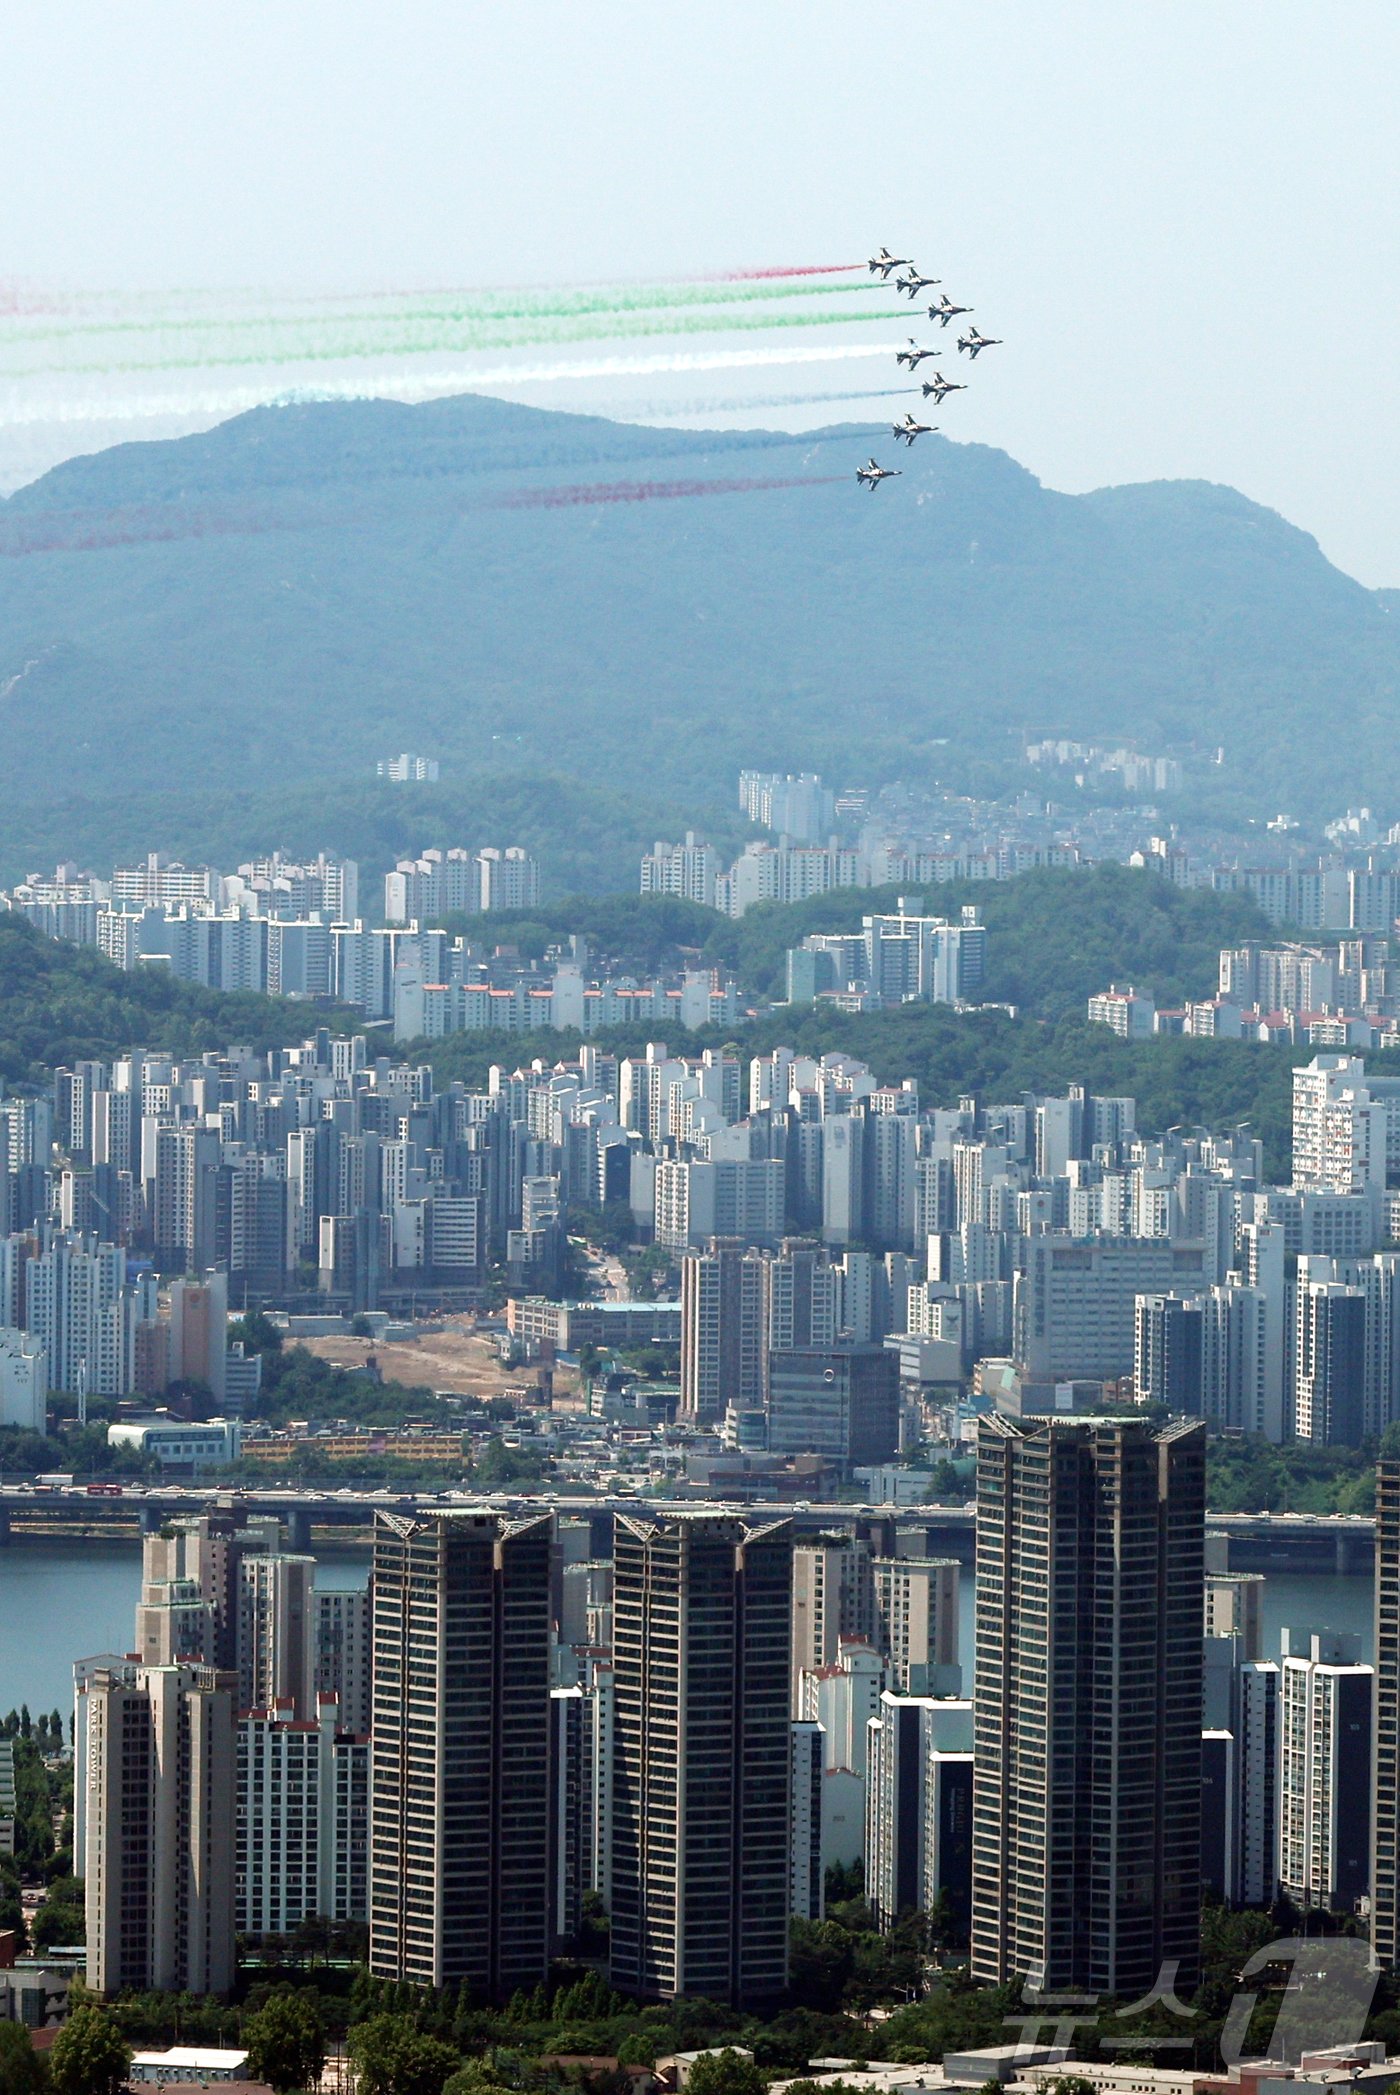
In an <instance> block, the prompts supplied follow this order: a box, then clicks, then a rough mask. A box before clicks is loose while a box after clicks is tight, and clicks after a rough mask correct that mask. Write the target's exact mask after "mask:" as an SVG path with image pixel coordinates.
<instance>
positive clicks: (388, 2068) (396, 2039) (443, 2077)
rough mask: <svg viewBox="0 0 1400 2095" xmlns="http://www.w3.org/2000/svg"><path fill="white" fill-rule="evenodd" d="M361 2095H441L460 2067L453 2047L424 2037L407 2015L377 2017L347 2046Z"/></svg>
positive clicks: (356, 2031)
mask: <svg viewBox="0 0 1400 2095" xmlns="http://www.w3.org/2000/svg"><path fill="white" fill-rule="evenodd" d="M346 2048H347V2050H348V2051H349V2053H350V2058H351V2061H352V2062H353V2064H354V2068H355V2077H356V2081H357V2083H358V2086H359V2095H442V2090H443V2088H444V2086H445V2085H446V2083H447V2081H448V2079H449V2078H450V2076H451V2075H452V2074H454V2073H455V2072H456V2070H457V2068H458V2067H459V2066H460V2065H461V2058H460V2056H459V2055H458V2053H457V2052H455V2051H454V2050H453V2049H452V2047H451V2045H450V2044H442V2043H439V2041H438V2039H437V2038H436V2037H425V2036H423V2035H422V2033H421V2032H420V2031H418V2030H416V2029H415V2028H414V2026H413V2023H412V2022H411V2020H410V2019H409V2017H408V2016H407V2015H374V2016H371V2018H370V2020H369V2021H368V2022H360V2023H357V2024H356V2026H355V2028H354V2029H353V2030H352V2031H351V2032H350V2037H349V2040H348V2043H347V2047H346Z"/></svg>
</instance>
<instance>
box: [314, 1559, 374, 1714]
mask: <svg viewBox="0 0 1400 2095" xmlns="http://www.w3.org/2000/svg"><path fill="white" fill-rule="evenodd" d="M312 1601H313V1605H314V1610H315V1667H316V1693H317V1696H318V1697H322V1696H326V1695H334V1696H335V1698H336V1704H337V1707H338V1708H339V1711H340V1722H341V1725H342V1727H343V1728H344V1729H345V1730H346V1731H350V1732H368V1730H369V1727H370V1718H371V1707H372V1704H371V1686H370V1609H371V1596H370V1594H369V1592H368V1591H367V1590H365V1589H363V1588H362V1589H359V1590H357V1591H350V1592H340V1591H337V1590H335V1589H332V1590H330V1591H321V1590H319V1589H318V1590H317V1591H316V1592H315V1593H313V1595H312Z"/></svg>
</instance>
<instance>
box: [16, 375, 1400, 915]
mask: <svg viewBox="0 0 1400 2095" xmlns="http://www.w3.org/2000/svg"><path fill="white" fill-rule="evenodd" d="M880 427H882V428H886V429H887V425H880ZM872 442H873V443H874V445H875V449H876V452H877V455H883V454H882V453H881V452H880V448H879V442H878V439H877V437H876V436H875V434H874V433H873V432H872V427H871V425H869V424H842V425H836V426H833V427H832V428H830V429H825V430H820V431H816V432H811V433H805V434H802V435H797V436H794V435H790V434H787V433H784V432H776V431H759V432H751V431H727V432H721V433H715V432H709V431H693V430H674V429H671V430H653V429H648V428H645V427H642V426H640V425H634V424H624V423H614V422H610V421H608V420H607V419H606V418H603V417H598V416H578V415H560V414H557V413H555V412H553V411H551V410H548V409H537V408H525V407H520V406H517V405H515V404H514V403H506V402H501V401H496V400H490V399H485V398H483V397H481V396H475V395H465V396H463V395H459V396H455V397H453V398H451V399H447V400H439V401H432V402H428V403H424V404H422V405H418V406H403V405H401V404H399V403H394V402H384V401H354V402H331V403H300V404H293V405H288V406H283V407H277V408H258V409H253V410H250V411H249V412H248V413H247V414H245V415H241V416H238V417H236V418H234V419H233V420H232V421H229V422H226V423H223V424H220V425H219V426H218V427H217V428H216V429H213V430H210V431H207V432H203V433H202V434H199V435H196V436H191V437H183V438H178V439H174V440H170V441H167V442H163V443H143V444H132V445H121V446H117V447H115V448H113V449H111V450H108V451H104V452H97V453H92V454H88V455H87V456H85V457H83V458H75V459H71V460H68V461H66V462H65V463H64V464H62V465H60V466H57V467H55V468H53V469H52V470H51V471H50V472H48V473H46V474H44V475H43V476H41V478H40V479H39V480H37V481H35V482H33V483H31V484H30V485H29V486H28V487H27V488H24V489H20V490H17V491H16V492H15V493H14V494H13V495H11V496H10V497H9V498H8V499H6V500H5V501H2V502H0V692H6V691H7V692H8V695H7V696H4V697H0V724H3V725H4V726H5V728H6V729H7V740H8V742H9V744H10V757H11V761H10V763H9V765H8V767H7V776H6V777H5V778H3V779H0V814H3V815H4V816H5V817H6V822H7V826H8V830H9V837H8V840H7V841H4V842H0V867H3V868H4V869H5V870H8V871H9V872H10V873H13V872H15V871H16V870H17V862H16V854H17V853H21V852H22V853H23V854H24V860H23V863H24V865H26V866H27V865H28V864H30V863H39V862H41V861H40V860H39V859H36V858H35V857H34V854H35V853H36V852H47V851H49V850H52V851H54V852H56V851H58V850H60V849H61V850H63V851H64V852H65V853H66V854H69V853H77V854H78V855H83V854H85V853H88V852H95V851H96V850H97V849H98V847H99V844H101V846H102V847H103V848H105V847H106V844H107V840H108V839H109V838H111V839H112V840H113V848H117V846H118V844H119V843H120V841H121V840H122V839H124V838H127V837H128V836H129V838H130V841H129V843H126V844H123V845H122V848H129V849H138V848H142V845H143V842H144V843H145V844H146V847H147V848H149V847H150V846H154V845H160V846H161V847H162V848H174V847H175V845H176V842H177V838H176V835H175V833H174V832H175V831H176V830H178V831H179V832H180V836H179V844H180V847H181V848H196V849H197V848H200V847H199V846H198V843H197V842H195V843H194V844H192V845H191V844H189V843H188V842H187V841H186V840H187V839H188V838H190V837H197V835H198V834H199V833H200V828H201V824H202V825H203V829H204V831H208V830H209V829H210V828H211V827H214V828H217V826H218V824H219V822H220V820H221V819H222V809H223V806H224V804H225V803H227V802H229V801H230V800H231V799H233V798H235V797H238V798H239V802H240V806H241V807H242V808H243V810H244V812H243V815H242V819H243V820H244V821H245V822H246V823H247V826H248V828H249V830H250V831H251V832H252V833H250V834H248V835H247V836H246V840H245V844H246V848H247V849H250V850H251V849H255V848H265V847H267V846H269V845H271V844H273V843H278V842H281V843H288V844H291V845H293V846H294V847H296V848H310V847H311V846H312V844H313V843H315V842H318V841H324V842H328V843H331V844H335V843H336V842H337V841H342V840H338V839H337V838H336V837H326V836H325V835H324V831H323V829H321V828H320V827H318V822H319V821H323V820H326V819H330V818H332V817H333V816H334V814H335V810H336V808H337V807H341V808H342V810H343V811H345V814H344V819H345V821H346V823H347V824H348V826H349V828H350V829H351V830H352V831H353V830H354V828H355V826H356V824H357V823H358V824H359V825H360V826H361V827H363V825H364V821H365V818H366V816H367V815H368V814H372V813H373V810H372V808H371V807H370V804H369V798H368V797H367V796H369V795H371V794H372V792H373V787H372V783H371V784H366V781H372V773H373V760H374V758H376V757H378V756H380V755H384V754H388V753H390V752H391V751H392V750H395V749H400V748H404V747H412V748H420V749H423V750H424V751H425V752H426V753H428V754H432V755H436V756H438V757H439V759H440V760H441V762H442V764H443V770H444V780H443V786H442V789H440V790H439V791H438V792H437V793H436V794H435V795H433V796H427V797H425V798H424V799H423V800H422V801H421V802H417V803H414V805H415V808H416V809H421V810H422V813H421V815H420V819H423V820H428V821H431V822H435V823H436V824H437V825H438V826H437V828H436V829H435V831H434V833H431V834H420V835H418V836H417V837H416V838H415V839H414V842H413V846H412V848H422V847H423V846H425V845H427V844H429V843H445V842H457V841H461V840H463V839H462V824H463V822H464V821H466V820H468V819H469V818H470V819H471V820H472V823H473V826H472V829H471V835H472V836H474V837H481V836H482V835H483V828H482V823H483V821H484V822H485V824H486V828H487V829H489V830H491V832H492V833H494V825H492V824H491V822H490V818H489V814H484V813H483V805H484V804H486V805H489V804H490V803H493V802H500V803H501V805H502V806H503V808H505V809H510V808H511V807H512V796H514V799H515V801H516V802H522V801H523V799H524V798H528V796H524V795H523V792H522V788H523V785H524V783H525V781H526V780H527V779H529V780H530V781H532V782H533V783H535V784H538V782H539V781H540V780H541V779H546V780H547V779H550V778H553V779H557V780H559V781H560V787H559V793H560V798H561V803H562V804H563V805H565V806H566V808H567V809H568V813H567V814H566V816H565V818H564V819H563V820H562V821H561V822H559V823H553V822H552V821H551V819H550V817H549V815H548V813H547V812H541V810H540V808H539V807H538V806H537V807H536V808H535V812H534V814H533V816H532V817H530V819H532V820H533V821H534V823H535V828H534V831H533V833H530V834H524V835H522V836H521V838H520V840H521V841H524V842H527V843H534V844H537V845H538V846H539V847H540V848H541V849H543V850H544V852H545V855H546V858H547V859H548V858H549V857H550V856H551V852H553V853H555V854H559V855H560V874H559V878H558V886H557V887H556V891H558V887H563V886H566V885H570V884H576V883H577V882H579V881H580V880H583V881H585V882H586V883H587V884H590V885H598V884H602V885H613V886H620V885H626V884H630V881H631V879H632V878H633V877H634V869H633V867H631V866H630V865H628V864H627V863H626V861H627V859H628V858H629V857H630V856H631V855H633V854H634V852H635V848H636V845H637V843H638V842H639V840H640V841H642V842H645V841H646V840H648V839H649V838H650V837H653V836H655V835H657V834H660V833H661V831H662V829H663V828H664V827H665V826H666V825H667V824H670V825H672V826H675V825H676V824H679V823H682V822H683V823H684V824H685V825H686V826H704V825H705V824H707V823H717V822H721V821H722V819H723V818H724V817H725V816H727V815H729V811H730V810H731V809H732V796H733V774H734V772H735V771H736V770H737V769H738V768H740V766H741V765H744V764H757V765H762V766H768V765H771V766H775V767H778V768H783V769H803V768H817V769H822V770H823V771H825V772H826V773H827V774H829V775H831V776H833V777H835V778H836V779H837V781H838V783H842V784H845V783H861V784H878V783H880V782H882V781H883V780H886V779H889V778H893V777H909V778H911V779H914V780H925V779H931V778H933V777H935V776H937V777H938V778H940V779H941V780H942V781H943V782H945V783H947V784H950V785H953V786H955V787H957V788H958V789H960V790H972V791H980V790H994V791H1006V790H1014V789H1015V787H1016V786H1017V785H1023V786H1024V785H1029V784H1031V783H1032V782H1033V780H1032V775H1031V774H1029V773H1027V771H1026V770H1025V768H1024V766H1023V765H1022V763H1021V761H1020V741H1021V738H1022V736H1023V735H1024V734H1025V733H1026V732H1027V731H1028V730H1035V729H1038V728H1043V727H1044V726H1045V725H1046V723H1053V724H1054V727H1055V729H1056V730H1057V731H1059V732H1063V733H1067V734H1071V735H1076V736H1079V737H1081V738H1083V739H1094V738H1096V737H1097V738H1102V737H1105V736H1112V737H1113V738H1114V739H1115V740H1129V741H1134V742H1136V743H1137V744H1138V745H1139V746H1141V747H1143V748H1144V749H1148V750H1151V751H1154V752H1164V751H1171V752H1173V753H1183V754H1185V755H1186V756H1187V758H1188V764H1193V763H1195V762H1196V761H1197V759H1195V758H1193V757H1192V754H1191V753H1192V752H1193V751H1195V752H1198V753H1200V754H1199V768H1198V769H1197V770H1195V771H1193V772H1191V774H1190V776H1191V783H1192V790H1193V791H1194V792H1196V793H1198V794H1199V795H1203V796H1206V798H1207V799H1208V800H1209V802H1210V804H1211V805H1212V806H1216V805H1227V806H1229V807H1231V808H1233V809H1234V810H1235V811H1236V812H1243V811H1245V810H1246V809H1247V810H1248V811H1249V812H1252V813H1255V814H1262V813H1264V812H1266V811H1268V812H1272V811H1273V808H1274V806H1275V805H1279V806H1286V807H1288V808H1289V809H1290V811H1292V812H1295V813H1300V814H1305V815H1306V814H1312V815H1317V814H1322V813H1327V812H1335V811H1337V810H1338V809H1339V808H1340V806H1342V805H1344V804H1346V802H1347V800H1348V799H1351V800H1355V799H1356V798H1358V797H1365V798H1366V799H1368V800H1372V801H1377V802H1384V801H1385V800H1386V798H1387V796H1395V797H1400V752H1397V751H1396V749H1395V747H1394V745H1395V740H1396V738H1395V735H1394V726H1395V721H1396V714H1397V696H1400V626H1398V625H1397V622H1396V621H1395V619H1394V618H1393V616H1392V615H1391V607H1392V601H1393V599H1394V593H1393V592H1384V591H1381V592H1373V591H1370V590H1367V589H1366V588H1365V587H1364V586H1363V585H1362V584H1360V583H1358V582H1356V581H1354V580H1353V579H1352V578H1351V577H1349V576H1346V575H1344V574H1342V573H1341V572H1340V570H1338V569H1336V568H1334V567H1332V566H1331V565H1330V564H1329V563H1328V562H1327V560H1326V559H1325V557H1324V555H1323V554H1322V552H1321V550H1320V548H1319V547H1318V546H1317V543H1316V541H1315V539H1313V538H1312V537H1311V536H1310V534H1308V533H1307V532H1305V531H1303V530H1301V529H1300V528H1299V527H1297V526H1295V525H1293V524H1291V523H1289V522H1287V521H1286V520H1285V519H1283V518H1281V517H1279V516H1277V515H1276V514H1275V513H1274V512H1272V511H1270V510H1267V509H1264V508H1262V507H1261V506H1260V505H1258V504H1255V503H1253V502H1251V501H1249V500H1248V498H1247V497H1245V496H1243V495H1241V494H1239V493H1238V491H1237V490H1234V489H1231V488H1229V487H1226V486H1223V485H1221V484H1219V483H1215V482H1208V481H1156V482H1139V483H1134V484H1131V485H1127V486H1123V487H1112V488H1102V489H1096V490H1093V491H1092V492H1090V493H1088V494H1081V495H1068V494H1064V493H1061V492H1059V491H1057V490H1054V489H1049V488H1046V487H1044V486H1043V485H1042V484H1041V483H1040V482H1039V481H1038V480H1037V479H1036V477H1035V476H1034V475H1033V474H1032V473H1030V472H1029V471H1028V470H1027V469H1026V468H1025V467H1024V466H1022V465H1020V464H1019V463H1018V462H1017V461H1016V460H1014V459H1012V458H1011V457H1010V456H1009V455H1008V454H1007V453H1005V452H1003V451H998V450H996V449H995V448H994V447H991V446H987V445H980V444H958V443H954V442H952V441H951V440H950V439H949V438H948V437H947V436H946V435H935V436H932V437H926V438H924V439H922V440H921V441H920V443H919V445H918V446H917V447H916V448H915V449H914V450H913V451H912V452H911V453H910V454H908V455H907V456H905V457H902V458H901V460H900V463H901V465H902V466H903V467H904V478H903V479H902V480H901V481H900V482H899V483H898V484H895V483H891V484H890V485H889V486H888V487H885V488H881V489H879V490H877V491H876V492H875V493H874V495H867V494H866V493H865V492H864V491H862V490H859V489H857V487H856V486H855V483H854V479H853V477H852V476H853V474H854V469H855V466H856V465H857V464H858V463H860V462H861V461H862V459H863V457H864V456H865V454H866V452H867V450H868V449H869V448H870V447H871V445H872ZM885 448H886V450H888V449H889V448H890V447H889V440H888V436H886V438H885ZM736 482H737V483H739V485H738V486H737V487H736V486H734V483H736ZM750 482H756V483H760V485H757V486H749V485H747V483H750ZM770 483H775V484H770ZM788 483H791V484H788ZM682 491H687V492H682ZM1216 746H1223V747H1224V749H1225V752H1226V763H1225V766H1224V767H1223V769H1222V772H1221V773H1220V774H1219V775H1217V774H1216V773H1214V772H1213V771H1211V770H1209V769H1208V768H1207V766H1206V763H1205V757H1204V752H1205V751H1207V750H1209V749H1213V748H1215V747H1216ZM386 790H387V789H386ZM298 794H300V799H299V800H298ZM534 797H535V800H536V801H538V800H539V799H540V796H539V795H538V794H536V795H535V796H534ZM545 797H546V799H547V796H545ZM619 799H621V800H622V801H623V802H625V803H627V804H629V805H630V806H632V807H633V808H634V809H635V812H634V813H632V814H631V815H630V816H628V815H626V814H619V812H618V808H617V805H616V803H617V802H618V800H619ZM172 802H175V803H178V807H177V810H176V819H175V821H174V823H173V825H172V806H171V804H172ZM398 807H399V808H400V810H403V811H404V812H406V811H407V808H408V803H407V802H403V801H400V802H399V803H398ZM354 810H358V812H353V811H354ZM522 811H523V810H522ZM526 812H527V811H526ZM729 819H730V820H731V825H732V816H729ZM143 823H145V824H146V825H147V827H146V828H145V829H144V830H143V828H142V824H143ZM590 823H591V824H592V825H593V826H594V827H596V829H597V831H598V834H597V836H596V838H594V840H593V842H592V843H590V845H589V847H588V854H585V856H586V857H587V863H586V864H585V862H584V859H583V858H580V857H579V856H578V854H577V852H574V855H573V857H572V858H571V857H570V853H571V851H573V845H572V843H571V840H570V831H571V830H573V829H577V828H578V826H579V825H580V824H582V825H583V826H584V827H585V828H587V827H588V826H589V825H590ZM151 824H155V825H156V826H158V827H160V829H161V833H160V834H154V833H152V829H151V827H150V825H151ZM274 825H275V826H274ZM391 826H392V825H391ZM289 831H291V832H293V833H288V832H289ZM609 838H611V841H609ZM500 840H501V841H505V839H504V837H502V838H501V839H500ZM512 840H514V839H512ZM352 844H353V837H350V836H347V838H346V839H344V840H343V848H347V849H349V848H352ZM235 848H237V846H235ZM390 848H393V847H392V846H391V847H390ZM589 854H591V855H589Z"/></svg>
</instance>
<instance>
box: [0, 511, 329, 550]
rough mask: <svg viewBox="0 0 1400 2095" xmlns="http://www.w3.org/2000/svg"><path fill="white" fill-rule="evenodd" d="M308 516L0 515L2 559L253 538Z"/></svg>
mask: <svg viewBox="0 0 1400 2095" xmlns="http://www.w3.org/2000/svg"><path fill="white" fill-rule="evenodd" d="M307 521H308V519H307V518H306V517H300V518H299V517H296V516H294V515H287V516H284V517H276V516H272V515H268V514H265V513H264V514H253V513H251V512H250V511H248V510H247V509H203V510H201V509H188V508H186V507H185V506H184V505H183V504H180V505H178V506H176V505H171V506H170V507H169V508H159V507H151V508H138V509H125V510H119V511H110V510H109V511H105V512H103V511H98V512H97V513H95V514H93V515H88V516H84V515H81V514H75V513H73V512H71V511H70V512H67V513H63V512H60V513H59V514H58V515H56V516H35V517H28V516H26V517H21V518H15V519H10V518H8V517H0V560H24V559H27V558H29V557H30V556H31V555H32V554H35V553H103V552H110V551H113V550H114V549H116V548H118V547H121V546H146V545H163V544H167V543H169V542H171V541H173V540H176V539H187V538H249V537H254V536H262V535H263V534H264V533H266V532H269V531H296V530H298V529H300V528H301V527H302V526H303V525H304V524H305V523H306V522H307Z"/></svg>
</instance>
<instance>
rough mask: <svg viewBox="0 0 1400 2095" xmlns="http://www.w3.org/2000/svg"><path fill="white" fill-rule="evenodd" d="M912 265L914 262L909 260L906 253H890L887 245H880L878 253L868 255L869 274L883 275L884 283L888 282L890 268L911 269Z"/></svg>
mask: <svg viewBox="0 0 1400 2095" xmlns="http://www.w3.org/2000/svg"><path fill="white" fill-rule="evenodd" d="M913 267H914V264H913V263H912V262H911V261H910V259H909V257H908V255H892V254H891V253H890V251H889V249H888V248H887V247H882V248H881V249H880V252H879V254H878V255H872V256H871V257H870V274H871V275H872V276H879V277H883V278H884V280H885V282H886V283H888V282H889V277H890V271H891V270H892V269H912V268H913Z"/></svg>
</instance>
